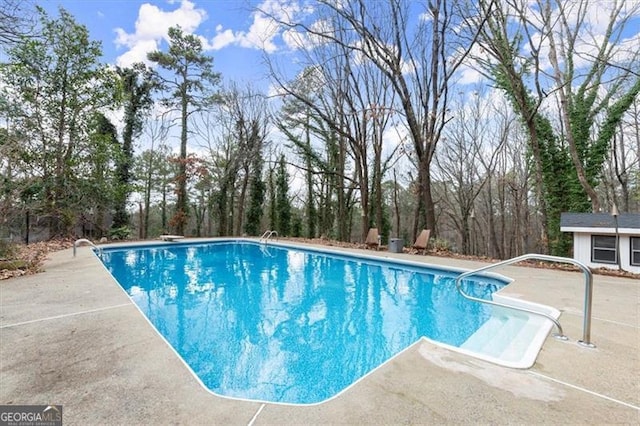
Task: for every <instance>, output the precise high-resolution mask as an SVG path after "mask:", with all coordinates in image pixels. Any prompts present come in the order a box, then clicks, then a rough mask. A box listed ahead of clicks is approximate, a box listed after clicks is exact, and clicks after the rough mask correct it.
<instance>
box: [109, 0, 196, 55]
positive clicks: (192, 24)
mask: <svg viewBox="0 0 640 426" xmlns="http://www.w3.org/2000/svg"><path fill="white" fill-rule="evenodd" d="M170 4H171V3H170ZM206 18H207V13H206V12H205V11H204V9H199V8H196V7H195V4H194V3H193V2H191V1H189V0H182V1H181V2H180V7H179V8H177V9H175V10H173V11H170V12H166V11H164V10H161V9H160V8H159V7H158V6H155V5H152V4H149V3H144V4H143V5H141V6H140V9H139V10H138V19H137V20H136V24H135V30H134V32H133V33H127V32H126V31H125V30H123V29H122V28H116V29H115V33H116V39H115V43H116V46H118V47H126V48H127V49H128V50H127V51H126V52H125V53H123V54H122V55H120V56H119V57H118V58H117V59H116V63H117V64H118V65H120V66H129V65H131V64H133V63H134V62H145V63H149V62H148V61H147V53H149V52H151V51H153V50H156V49H157V48H158V45H159V43H160V41H161V40H162V39H165V40H166V39H167V33H168V30H169V28H170V27H174V26H176V25H179V26H180V27H182V29H183V30H184V31H185V32H186V33H193V32H194V31H195V30H196V28H198V26H199V25H200V24H201V23H202V22H203V21H204V20H205V19H206Z"/></svg>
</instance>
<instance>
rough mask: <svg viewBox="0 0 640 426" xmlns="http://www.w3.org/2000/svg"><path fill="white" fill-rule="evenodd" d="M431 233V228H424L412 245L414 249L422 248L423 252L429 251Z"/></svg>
mask: <svg viewBox="0 0 640 426" xmlns="http://www.w3.org/2000/svg"><path fill="white" fill-rule="evenodd" d="M430 235H431V230H430V229H423V230H422V231H421V232H420V234H419V235H418V238H416V242H415V243H413V245H412V246H411V248H412V249H415V250H417V251H418V252H419V251H420V250H422V254H426V253H427V244H429V236H430Z"/></svg>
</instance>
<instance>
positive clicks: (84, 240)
mask: <svg viewBox="0 0 640 426" xmlns="http://www.w3.org/2000/svg"><path fill="white" fill-rule="evenodd" d="M83 243H84V244H88V245H90V246H91V247H93V248H94V249H96V250H97V251H98V252H99V253H100V255H102V248H100V247H98V246H96V245H95V244H93V243H92V242H91V240H88V239H86V238H80V239H78V240H76V241H75V242H74V243H73V257H76V249H77V247H78V246H79V245H80V244H83Z"/></svg>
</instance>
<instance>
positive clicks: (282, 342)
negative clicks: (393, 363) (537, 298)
mask: <svg viewBox="0 0 640 426" xmlns="http://www.w3.org/2000/svg"><path fill="white" fill-rule="evenodd" d="M101 258H102V260H103V262H104V264H105V265H106V267H107V269H108V270H109V271H110V272H111V274H112V275H113V276H114V277H115V279H116V280H117V281H118V283H120V285H121V286H122V287H123V289H124V290H125V291H126V292H127V293H128V294H129V295H130V297H131V298H132V299H133V301H134V302H135V303H136V305H137V306H138V307H139V308H140V309H141V310H142V312H143V313H144V314H145V315H146V316H147V318H148V319H149V320H150V322H151V323H152V324H153V325H154V326H155V327H156V329H157V330H158V332H159V333H160V334H161V335H162V336H163V337H164V338H165V339H166V340H167V341H168V342H169V343H170V344H171V345H172V346H173V348H174V349H175V351H176V352H177V353H178V354H179V355H180V356H181V357H182V358H183V359H184V361H185V362H186V364H187V365H188V366H189V367H190V368H191V369H192V370H193V372H194V373H195V374H196V376H197V377H198V378H199V379H200V381H201V382H202V383H203V384H204V385H205V386H206V387H207V388H208V389H210V390H211V391H212V392H214V393H216V394H219V395H224V396H229V397H236V398H243V399H250V400H259V401H270V402H279V403H296V404H312V403H318V402H321V401H324V400H326V399H329V398H331V397H333V396H334V395H336V394H338V393H340V392H341V391H342V390H344V389H345V388H347V387H348V386H350V385H351V384H353V383H354V382H356V381H357V380H358V379H360V378H361V377H362V376H364V375H366V374H367V373H368V372H370V371H371V370H373V369H375V368H376V367H378V366H379V365H381V364H382V363H384V362H385V361H387V360H389V359H390V358H392V357H393V356H394V355H396V354H398V353H399V352H401V351H402V350H404V349H406V348H407V347H409V346H410V345H412V344H413V343H415V342H416V341H418V340H419V339H420V338H421V337H423V336H424V337H427V338H429V339H432V340H435V341H438V342H442V343H444V344H447V345H451V346H461V345H462V344H463V343H464V342H465V341H467V340H468V339H469V337H470V336H471V335H472V334H474V333H475V332H476V331H477V330H478V329H479V328H481V326H483V324H485V323H486V322H487V320H488V319H489V318H490V317H491V307H490V306H485V305H482V304H479V303H474V302H471V301H468V300H466V299H464V298H462V297H461V296H460V295H459V294H458V292H457V291H456V289H455V284H454V280H455V277H456V276H457V273H456V272H451V271H445V270H439V269H428V268H424V267H418V266H411V265H401V264H397V263H393V262H390V261H384V260H374V259H370V258H359V257H352V256H348V255H339V254H335V253H332V254H327V253H323V252H320V251H312V250H307V249H300V248H292V247H283V246H274V245H269V246H268V247H267V246H264V245H262V244H259V243H254V242H248V241H220V242H213V243H206V244H202V243H198V244H187V243H184V244H183V243H177V244H176V243H172V244H170V245H155V246H146V247H128V248H126V247H125V248H113V249H104V250H103V253H102V256H101ZM505 284H506V282H504V281H501V280H498V279H494V278H488V277H479V278H478V279H477V280H476V281H474V282H473V283H469V282H466V283H464V285H465V286H466V288H465V290H466V291H467V292H469V293H470V294H473V295H475V296H476V297H482V298H488V297H490V296H491V294H492V293H494V292H495V291H497V290H498V289H500V288H502V287H503V286H504V285H505Z"/></svg>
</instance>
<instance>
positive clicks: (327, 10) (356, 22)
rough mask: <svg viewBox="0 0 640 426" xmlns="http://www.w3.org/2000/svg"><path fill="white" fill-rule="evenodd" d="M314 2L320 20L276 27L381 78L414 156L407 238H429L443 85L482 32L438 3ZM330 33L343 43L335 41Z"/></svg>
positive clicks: (457, 10) (455, 9) (452, 6)
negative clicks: (354, 60) (413, 204)
mask: <svg viewBox="0 0 640 426" xmlns="http://www.w3.org/2000/svg"><path fill="white" fill-rule="evenodd" d="M318 3H319V7H318V8H317V10H318V14H317V17H319V18H321V20H316V21H313V22H312V23H305V22H290V21H288V22H283V21H282V19H280V20H279V22H280V23H281V24H283V25H286V26H288V27H289V28H290V29H291V30H292V31H301V32H302V33H304V34H306V35H308V36H309V37H310V38H311V39H313V40H320V41H321V42H322V43H333V44H338V45H340V46H341V47H342V48H343V49H345V50H348V51H351V52H353V53H354V54H355V55H356V57H359V58H366V60H367V61H370V63H372V64H373V65H374V66H376V67H377V68H378V70H379V71H380V72H381V73H382V74H383V75H384V76H385V78H387V79H388V81H389V83H390V85H391V87H392V88H393V91H394V92H395V93H396V96H397V97H398V104H399V105H398V109H399V110H401V111H403V114H404V116H405V120H406V122H407V127H408V129H409V133H410V135H411V138H412V141H413V144H414V153H415V155H416V157H417V161H416V162H417V164H418V171H417V179H418V182H419V186H418V188H419V192H418V194H417V195H418V199H419V204H418V209H419V210H418V211H417V212H416V218H417V220H416V221H415V222H416V223H415V224H414V232H416V231H417V229H418V228H419V227H422V226H426V227H429V228H431V229H433V232H434V233H435V232H436V229H435V227H436V223H435V222H436V220H435V209H434V202H433V197H432V194H431V161H432V159H433V156H434V154H435V150H436V145H437V143H438V141H439V140H440V136H441V133H442V129H443V127H444V125H445V123H446V122H447V120H448V119H449V117H448V116H447V107H446V106H447V102H448V91H449V87H450V84H451V81H452V79H453V77H454V74H455V73H456V71H457V69H458V68H459V66H460V65H461V64H462V61H463V60H464V58H465V57H466V55H467V54H468V52H469V49H470V47H471V46H472V45H473V41H474V40H475V36H476V34H477V32H478V31H479V29H480V28H481V27H482V25H480V26H479V27H478V25H477V24H478V22H473V27H470V26H467V25H466V24H465V22H466V21H465V20H464V19H463V18H462V15H465V14H475V13H476V11H472V10H468V9H466V10H465V9H462V8H461V3H458V2H447V1H446V0H438V1H433V2H429V4H428V5H426V6H425V7H424V8H423V9H420V7H421V5H419V4H417V3H414V2H411V1H406V0H387V1H384V2H367V1H365V0H356V1H352V2H334V1H329V0H321V1H319V2H318ZM416 15H420V16H421V19H419V25H418V27H417V28H416V27H413V23H414V22H415V21H414V20H413V19H412V18H413V17H415V16H416ZM319 22H321V24H319ZM481 23H482V22H481ZM336 32H339V33H345V34H347V35H348V37H346V38H344V37H337V36H336ZM463 34H464V37H463V36H462V35H463ZM323 65H324V64H323Z"/></svg>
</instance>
